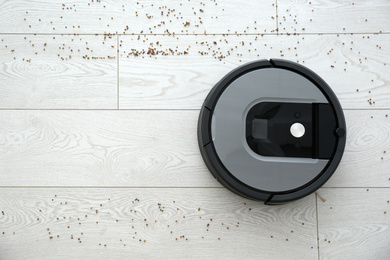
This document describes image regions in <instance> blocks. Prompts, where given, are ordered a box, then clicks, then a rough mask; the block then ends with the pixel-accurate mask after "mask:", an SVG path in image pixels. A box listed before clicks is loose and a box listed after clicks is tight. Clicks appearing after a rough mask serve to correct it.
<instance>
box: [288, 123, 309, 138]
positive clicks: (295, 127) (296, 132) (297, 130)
mask: <svg viewBox="0 0 390 260" xmlns="http://www.w3.org/2000/svg"><path fill="white" fill-rule="evenodd" d="M290 133H291V134H292V135H293V136H294V137H296V138H300V137H302V136H303V135H304V134H305V127H304V126H303V125H302V124H301V123H294V124H292V125H291V127H290Z"/></svg>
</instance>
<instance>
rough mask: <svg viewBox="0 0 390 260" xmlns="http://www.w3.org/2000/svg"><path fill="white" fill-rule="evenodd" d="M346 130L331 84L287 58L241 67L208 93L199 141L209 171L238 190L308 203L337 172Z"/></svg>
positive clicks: (252, 195) (268, 199) (259, 197)
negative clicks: (305, 198) (307, 196)
mask: <svg viewBox="0 0 390 260" xmlns="http://www.w3.org/2000/svg"><path fill="white" fill-rule="evenodd" d="M345 140H346V126H345V119H344V114H343V110H342V108H341V106H340V103H339V101H338V99H337V97H336V95H335V94H334V93H333V91H332V90H331V88H330V87H329V86H328V84H326V82H325V81H324V80H323V79H321V78H320V77H319V76H318V75H317V74H315V73H314V72H313V71H311V70H309V69H307V68H306V67H304V66H302V65H299V64H297V63H293V62H290V61H286V60H280V59H272V60H259V61H255V62H251V63H247V64H245V65H243V66H240V67H238V68H236V69H235V70H233V71H231V72H230V73H229V74H227V75H226V76H225V77H224V78H223V79H222V80H221V81H219V82H218V83H217V84H216V85H215V86H214V88H213V89H212V90H211V91H210V93H209V95H208V96H207V98H206V100H205V102H204V104H203V106H202V109H201V111H200V115H199V122H198V142H199V147H200V151H201V154H202V157H203V160H204V161H205V163H206V165H207V167H208V168H209V170H210V172H211V173H212V174H213V175H214V177H215V178H216V179H217V180H218V181H219V182H220V183H222V184H223V185H224V186H225V187H227V188H228V189H230V190H231V191H233V192H235V193H237V194H239V195H241V196H243V197H246V198H250V199H255V200H262V201H265V203H266V204H277V203H280V202H286V201H291V200H295V199H299V198H302V197H304V196H306V195H308V194H310V193H312V192H314V191H315V190H317V189H318V188H320V187H321V186H322V185H323V184H324V183H325V182H326V181H327V180H328V179H329V178H330V177H331V176H332V174H333V173H334V171H335V170H336V168H337V166H338V164H339V163H340V160H341V157H342V155H343V152H344V147H345Z"/></svg>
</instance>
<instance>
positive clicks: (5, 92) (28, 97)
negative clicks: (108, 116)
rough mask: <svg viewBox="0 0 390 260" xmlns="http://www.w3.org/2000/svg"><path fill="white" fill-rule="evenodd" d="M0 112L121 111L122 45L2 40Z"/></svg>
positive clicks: (102, 40) (95, 39) (92, 39)
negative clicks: (119, 55)
mask: <svg viewBox="0 0 390 260" xmlns="http://www.w3.org/2000/svg"><path fill="white" fill-rule="evenodd" d="M0 43H1V44H0V108H29V109H31V108H33V109H37V108H88V109H89V108H107V109H111V108H116V107H117V60H116V58H117V57H116V56H117V39H116V36H115V37H108V36H75V35H72V36H66V35H65V36H61V35H56V36H34V35H25V36H22V35H1V36H0Z"/></svg>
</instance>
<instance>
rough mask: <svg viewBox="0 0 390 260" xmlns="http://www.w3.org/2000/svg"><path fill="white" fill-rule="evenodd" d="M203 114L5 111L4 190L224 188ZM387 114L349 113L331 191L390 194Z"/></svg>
mask: <svg viewBox="0 0 390 260" xmlns="http://www.w3.org/2000/svg"><path fill="white" fill-rule="evenodd" d="M198 113H199V111H198V110H195V111H175V110H166V111H142V110H134V111H123V110H121V111H0V169H1V171H0V173H1V176H2V178H1V179H0V185H1V186H116V187H123V186H127V187H172V186H174V187H221V185H220V184H219V183H218V182H217V181H215V180H214V178H213V177H212V175H211V174H210V173H209V171H208V170H207V168H206V167H205V165H204V163H203V160H202V158H201V156H200V152H199V149H198V144H197V139H196V138H197V137H196V131H197V130H196V127H197V119H198ZM386 114H390V111H345V116H346V121H347V127H348V130H347V131H348V135H347V136H348V138H347V145H346V149H345V153H344V157H343V159H342V161H341V164H340V166H339V168H338V170H337V171H336V173H335V174H334V176H332V178H331V179H330V180H329V181H328V183H327V184H326V186H328V187H390V180H389V178H390V170H389V169H390V167H389V159H390V158H389V157H388V153H389V151H388V150H387V149H388V147H389V146H390V141H389V140H390V138H389V134H388V133H389V132H390V131H389V129H390V118H389V117H390V116H389V117H386V116H385V115H386ZM371 116H373V118H371ZM385 150H387V153H383V151H385ZM382 157H383V159H381V158H382Z"/></svg>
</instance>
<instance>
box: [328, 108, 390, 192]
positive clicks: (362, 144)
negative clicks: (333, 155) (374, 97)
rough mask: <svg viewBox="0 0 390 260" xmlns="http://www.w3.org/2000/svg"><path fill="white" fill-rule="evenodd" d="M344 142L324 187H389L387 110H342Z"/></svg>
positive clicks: (388, 114) (389, 159)
mask: <svg viewBox="0 0 390 260" xmlns="http://www.w3.org/2000/svg"><path fill="white" fill-rule="evenodd" d="M345 116H346V121H347V128H348V129H347V130H348V133H347V144H346V148H345V152H344V156H343V159H342V161H341V163H340V165H339V167H338V168H337V170H336V172H335V173H334V175H333V176H332V178H330V180H329V181H328V182H327V183H326V184H325V186H326V187H390V157H389V154H390V149H389V148H390V136H389V133H390V111H388V110H384V111H383V110H381V111H364V110H362V111H345Z"/></svg>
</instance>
